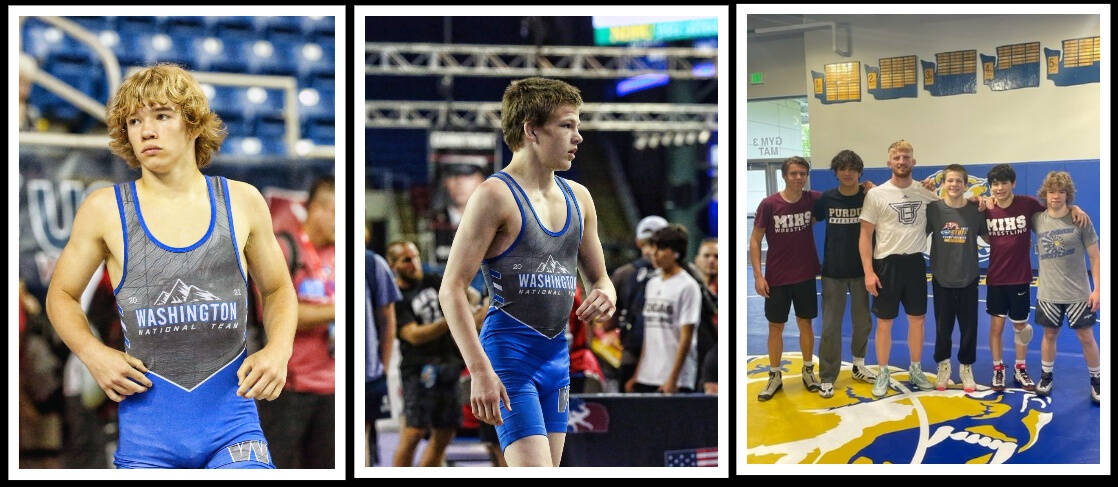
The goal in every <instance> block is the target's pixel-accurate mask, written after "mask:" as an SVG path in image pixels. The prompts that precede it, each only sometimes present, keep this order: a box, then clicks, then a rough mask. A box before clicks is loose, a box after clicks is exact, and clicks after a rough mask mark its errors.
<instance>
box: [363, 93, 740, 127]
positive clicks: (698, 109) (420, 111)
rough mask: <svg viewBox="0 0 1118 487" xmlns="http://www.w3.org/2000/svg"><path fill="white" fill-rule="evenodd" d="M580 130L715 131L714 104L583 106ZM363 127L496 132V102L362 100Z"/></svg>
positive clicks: (498, 109) (498, 116) (498, 124)
mask: <svg viewBox="0 0 1118 487" xmlns="http://www.w3.org/2000/svg"><path fill="white" fill-rule="evenodd" d="M579 113H580V120H581V122H582V125H581V126H580V129H581V130H604V131H629V130H633V131H684V130H698V131H701V130H710V131H715V130H718V106H717V105H695V104H681V103H586V104H583V105H582V106H581V107H580V108H579ZM365 126H366V127H368V128H415V129H434V128H439V129H495V130H500V128H501V104H500V103H496V102H449V103H447V102H421V101H384V100H375V101H366V102H365Z"/></svg>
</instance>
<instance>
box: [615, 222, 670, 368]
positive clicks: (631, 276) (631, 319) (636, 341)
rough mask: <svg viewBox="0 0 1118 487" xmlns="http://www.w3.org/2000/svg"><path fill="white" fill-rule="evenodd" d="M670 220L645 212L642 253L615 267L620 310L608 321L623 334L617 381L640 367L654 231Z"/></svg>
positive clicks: (640, 231) (641, 226)
mask: <svg viewBox="0 0 1118 487" xmlns="http://www.w3.org/2000/svg"><path fill="white" fill-rule="evenodd" d="M667 226H668V221H667V220H665V219H664V218H663V217H660V216H655V215H652V216H646V217H644V218H642V219H641V221H640V222H638V223H637V238H636V244H637V248H638V249H640V251H641V256H640V257H639V258H638V259H637V260H634V261H633V262H630V263H628V264H625V265H623V266H621V267H618V268H617V269H616V270H614V271H613V275H611V276H610V280H611V281H613V287H614V289H616V290H617V313H615V314H614V318H613V319H611V320H610V321H609V325H608V326H607V328H608V329H613V328H619V329H620V335H621V366H620V367H619V368H618V371H617V383H618V384H619V385H621V386H624V385H625V384H628V383H629V379H631V378H632V377H633V373H634V372H635V371H636V369H637V361H638V360H639V358H640V354H641V346H642V344H643V343H644V326H643V323H644V316H643V312H644V292H645V284H646V283H647V282H648V279H649V278H650V277H652V273H653V272H654V271H655V270H656V269H655V268H654V267H653V265H652V253H653V252H655V251H656V246H655V245H653V244H652V242H651V239H652V234H653V233H655V232H656V231H657V230H660V229H661V228H664V227H667Z"/></svg>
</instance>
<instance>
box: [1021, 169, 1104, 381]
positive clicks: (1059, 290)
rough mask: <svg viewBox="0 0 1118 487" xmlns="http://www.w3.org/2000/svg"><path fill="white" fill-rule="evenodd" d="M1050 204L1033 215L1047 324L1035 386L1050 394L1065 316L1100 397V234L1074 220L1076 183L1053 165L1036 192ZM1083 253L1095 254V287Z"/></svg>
mask: <svg viewBox="0 0 1118 487" xmlns="http://www.w3.org/2000/svg"><path fill="white" fill-rule="evenodd" d="M1037 194H1038V197H1039V198H1040V199H1042V200H1044V201H1045V202H1046V203H1047V204H1048V209H1047V210H1046V211H1044V212H1040V213H1036V214H1035V215H1033V220H1032V224H1033V230H1034V231H1035V232H1036V242H1037V243H1036V253H1037V258H1038V259H1037V260H1038V261H1039V265H1038V266H1037V267H1038V270H1039V273H1040V277H1039V278H1038V279H1037V296H1036V320H1037V323H1038V324H1040V325H1043V326H1044V340H1043V341H1042V342H1041V347H1040V365H1041V370H1042V371H1043V373H1042V374H1041V376H1040V383H1039V384H1037V386H1036V390H1037V394H1039V395H1048V393H1049V391H1051V390H1052V369H1053V368H1054V365H1055V360H1056V336H1057V334H1058V333H1059V332H1060V326H1061V325H1062V324H1063V321H1064V317H1065V316H1067V320H1068V326H1069V327H1070V328H1071V329H1072V330H1075V334H1076V335H1078V337H1079V342H1080V343H1081V344H1082V345H1083V358H1084V359H1086V361H1087V372H1088V373H1089V374H1090V383H1091V398H1092V399H1093V400H1094V401H1095V402H1098V401H1099V373H1100V370H1099V346H1098V343H1097V342H1096V341H1095V335H1094V332H1093V331H1094V330H1093V327H1094V324H1095V320H1096V317H1097V313H1098V310H1099V282H1098V279H1099V243H1098V242H1099V237H1098V235H1097V234H1096V233H1095V229H1094V227H1092V226H1091V225H1086V226H1085V227H1084V228H1080V227H1077V226H1075V224H1073V223H1072V221H1071V214H1070V212H1069V211H1068V204H1070V203H1071V201H1072V200H1073V198H1074V197H1075V185H1074V183H1072V180H1071V176H1070V175H1068V173H1067V172H1064V171H1052V172H1049V173H1048V175H1047V176H1046V177H1045V178H1044V183H1043V184H1042V185H1041V187H1040V191H1039V192H1038V193H1037ZM1084 254H1086V255H1087V256H1089V257H1090V259H1091V276H1092V278H1093V280H1094V281H1095V290H1094V291H1091V286H1090V284H1091V283H1090V282H1089V280H1088V275H1087V266H1086V263H1085V262H1084V257H1083V256H1084Z"/></svg>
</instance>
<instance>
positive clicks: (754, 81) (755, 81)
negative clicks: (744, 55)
mask: <svg viewBox="0 0 1118 487" xmlns="http://www.w3.org/2000/svg"><path fill="white" fill-rule="evenodd" d="M764 83H765V73H762V72H756V73H749V84H751V85H760V84H764Z"/></svg>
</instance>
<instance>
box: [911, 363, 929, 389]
mask: <svg viewBox="0 0 1118 487" xmlns="http://www.w3.org/2000/svg"><path fill="white" fill-rule="evenodd" d="M908 381H909V382H911V383H912V385H914V386H916V388H917V389H920V390H922V391H930V390H932V389H935V386H933V385H932V381H930V380H928V378H927V377H924V371H923V370H921V369H920V364H918V363H913V364H912V365H909V366H908Z"/></svg>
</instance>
